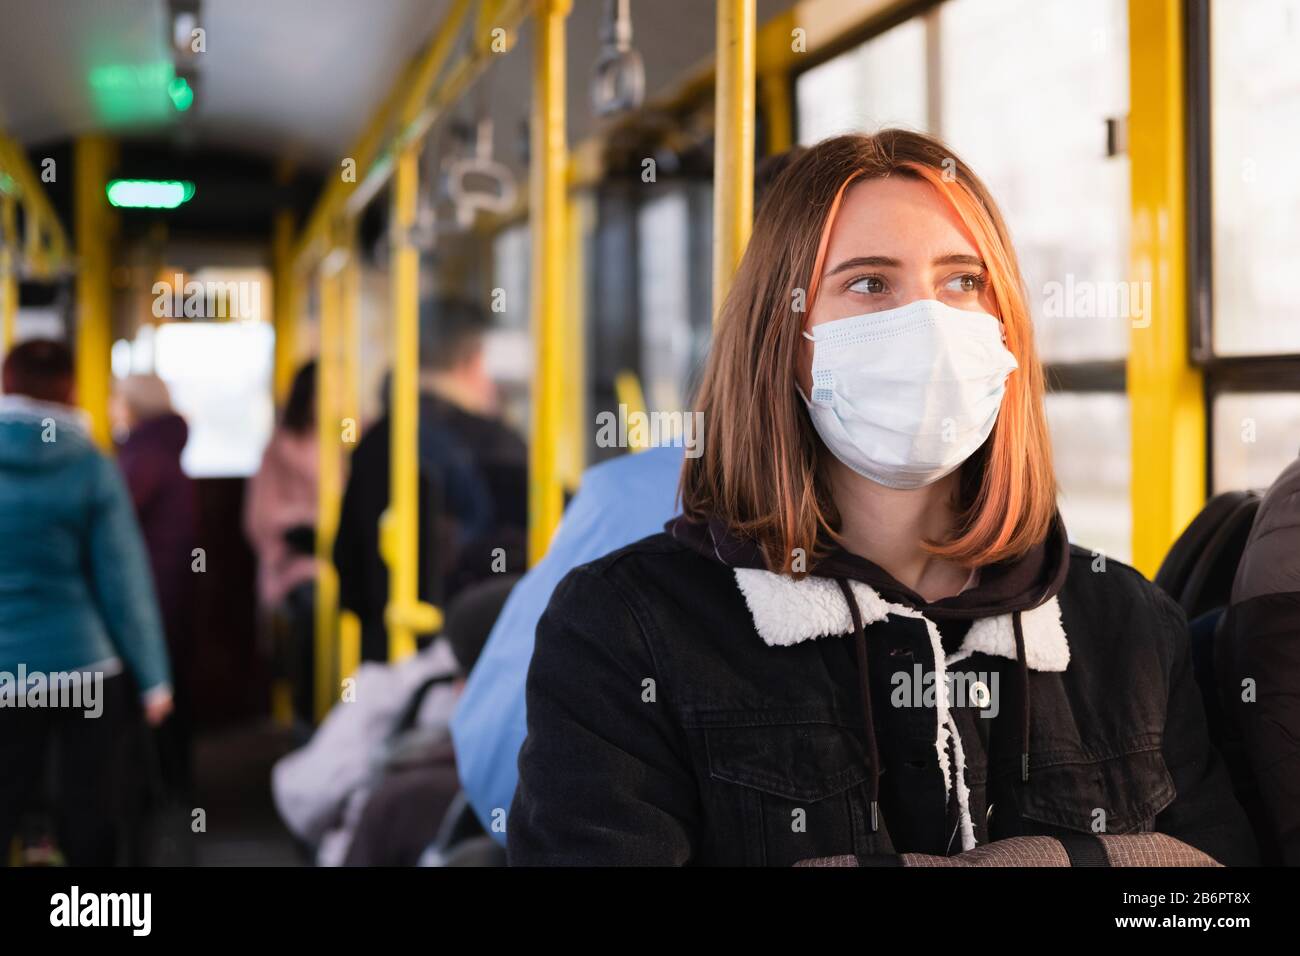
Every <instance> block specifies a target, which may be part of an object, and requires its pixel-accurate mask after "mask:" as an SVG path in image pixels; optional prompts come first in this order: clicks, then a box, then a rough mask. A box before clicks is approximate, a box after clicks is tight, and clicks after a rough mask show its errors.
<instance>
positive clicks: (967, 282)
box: [947, 272, 984, 294]
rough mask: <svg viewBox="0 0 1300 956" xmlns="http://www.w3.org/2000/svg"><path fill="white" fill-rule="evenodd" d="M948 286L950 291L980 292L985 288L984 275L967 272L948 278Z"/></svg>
mask: <svg viewBox="0 0 1300 956" xmlns="http://www.w3.org/2000/svg"><path fill="white" fill-rule="evenodd" d="M947 288H948V291H949V292H962V293H966V294H970V293H972V292H979V291H980V290H982V289H983V288H984V277H983V276H982V275H979V274H977V273H974V272H967V273H964V274H962V275H959V276H953V277H952V278H951V279H949V280H948V283H947Z"/></svg>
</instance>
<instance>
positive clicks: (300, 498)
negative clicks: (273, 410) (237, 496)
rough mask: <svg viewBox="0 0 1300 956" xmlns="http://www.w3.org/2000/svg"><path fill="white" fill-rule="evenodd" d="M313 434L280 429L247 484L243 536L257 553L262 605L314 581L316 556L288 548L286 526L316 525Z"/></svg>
mask: <svg viewBox="0 0 1300 956" xmlns="http://www.w3.org/2000/svg"><path fill="white" fill-rule="evenodd" d="M316 475H317V455H316V435H315V433H314V432H308V433H307V434H306V435H295V434H294V433H292V432H290V431H287V430H285V429H284V428H281V427H279V426H277V427H276V429H275V432H274V434H272V436H271V440H270V442H269V443H267V446H266V451H265V452H264V453H263V455H262V467H261V468H260V469H258V472H257V474H256V475H254V476H253V477H252V478H250V479H249V480H248V490H247V494H246V496H245V499H244V534H246V535H247V536H248V540H249V542H250V543H251V544H252V546H253V550H254V551H255V552H257V592H258V597H259V598H260V600H261V603H262V605H263V606H264V607H275V606H277V605H279V604H280V603H281V602H282V601H283V600H284V597H285V595H287V594H288V593H289V592H290V591H292V590H293V589H294V588H295V587H297V586H298V585H299V584H301V583H303V582H304V581H311V580H313V579H314V578H315V577H316V558H314V557H312V556H310V555H305V554H300V553H298V552H295V551H293V550H291V549H290V548H289V546H288V544H287V543H286V542H285V540H284V533H285V532H286V531H288V530H289V529H290V528H293V527H297V526H299V525H306V526H308V527H310V528H313V529H314V528H315V527H316Z"/></svg>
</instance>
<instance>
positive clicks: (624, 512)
mask: <svg viewBox="0 0 1300 956" xmlns="http://www.w3.org/2000/svg"><path fill="white" fill-rule="evenodd" d="M806 151H807V150H806V149H805V148H804V147H803V146H796V147H794V148H793V149H789V150H786V151H785V152H783V153H778V154H777V155H775V156H768V157H765V158H764V159H763V161H762V162H760V163H759V164H758V168H757V169H756V170H755V171H754V204H755V206H756V207H758V208H761V207H762V204H763V203H764V202H765V201H767V198H768V194H769V189H770V187H771V185H772V183H774V182H775V181H776V179H777V177H779V176H780V175H781V173H783V172H784V171H785V169H786V168H787V167H788V166H789V165H790V164H791V163H793V162H794V161H795V160H796V159H798V158H799V157H800V156H802V155H803V154H804V153H805V152H806ZM682 455H683V452H682V449H681V448H680V447H676V448H674V447H663V448H651V449H649V450H647V451H645V452H642V453H640V454H635V455H624V456H623V457H621V458H618V459H615V460H613V461H608V462H602V463H601V464H599V465H596V466H594V467H592V468H590V469H588V470H587V471H586V472H585V473H584V474H583V476H582V482H581V484H580V485H579V487H578V493H577V495H575V496H574V499H573V501H571V502H570V503H569V505H568V507H567V508H566V509H565V512H564V520H563V521H562V522H561V523H560V526H559V528H557V529H556V531H555V535H554V537H552V539H551V546H550V548H549V549H548V550H547V552H546V556H545V557H544V558H543V559H542V560H541V561H540V562H539V563H538V564H537V565H536V566H535V567H532V568H530V569H529V571H528V573H527V574H525V575H524V577H523V580H522V581H520V582H519V585H518V587H516V588H515V590H514V591H513V592H512V594H511V596H510V601H509V603H508V604H507V605H506V607H505V610H504V611H503V612H502V614H501V619H500V620H499V621H498V622H497V624H496V626H495V627H494V628H493V629H492V635H491V637H490V638H489V639H488V644H487V648H486V649H485V650H484V652H483V660H482V662H481V663H480V664H479V665H478V666H477V667H476V668H475V670H474V672H473V674H471V675H470V679H469V685H468V686H467V687H466V688H465V695H464V697H463V698H462V699H461V702H460V704H459V706H458V707H457V708H456V716H455V717H454V718H453V719H452V725H451V730H452V735H453V736H454V738H455V741H456V761H457V765H458V766H459V768H460V775H461V783H462V785H463V786H464V789H465V792H466V794H467V795H468V797H469V800H470V803H471V804H472V806H473V807H474V812H475V813H477V814H478V817H479V820H480V821H482V822H483V823H484V825H485V826H486V827H487V828H488V832H489V833H491V834H492V836H493V838H494V839H496V840H498V841H499V842H501V843H505V839H506V834H505V831H504V829H502V828H501V827H499V826H494V825H493V821H494V820H495V819H497V818H498V817H499V816H500V815H501V814H504V812H505V811H506V810H507V809H508V808H509V807H510V801H511V800H512V799H513V798H514V794H515V784H516V783H517V782H518V780H519V768H518V761H519V748H520V747H521V746H522V745H523V742H524V737H525V735H526V733H527V715H526V712H525V707H524V685H525V682H526V680H527V676H528V663H529V661H530V660H531V659H532V656H533V635H534V634H535V633H536V632H537V621H538V619H539V618H541V616H542V611H544V610H545V609H546V604H547V602H548V601H550V599H551V592H552V591H554V590H555V585H556V584H558V583H559V581H560V579H561V578H563V577H564V576H565V575H566V574H568V573H569V572H570V571H571V570H573V569H574V568H576V567H577V566H578V565H580V564H586V563H587V562H588V561H594V560H595V559H596V558H599V557H600V556H601V555H604V554H608V553H609V552H611V551H614V550H616V549H618V548H621V547H623V546H624V545H627V544H631V543H632V542H633V541H636V540H637V539H639V538H644V537H645V536H647V535H650V534H654V533H655V532H656V531H658V530H660V529H661V528H662V527H663V526H664V524H665V523H666V522H667V521H668V520H669V519H670V518H672V517H673V515H675V514H676V513H677V505H676V498H677V481H678V479H679V478H680V477H681V471H682ZM628 502H635V503H636V506H635V507H633V508H629V507H628V506H627V505H628Z"/></svg>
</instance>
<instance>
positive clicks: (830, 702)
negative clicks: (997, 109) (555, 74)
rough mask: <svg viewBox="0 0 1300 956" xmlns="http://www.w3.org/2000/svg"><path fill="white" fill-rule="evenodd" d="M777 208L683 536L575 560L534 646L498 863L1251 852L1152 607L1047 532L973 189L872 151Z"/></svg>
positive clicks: (1170, 611)
mask: <svg viewBox="0 0 1300 956" xmlns="http://www.w3.org/2000/svg"><path fill="white" fill-rule="evenodd" d="M772 193H773V196H772V199H771V201H769V202H767V203H764V204H763V206H762V207H761V209H760V210H759V214H758V217H757V219H756V221H755V223H754V230H753V236H752V238H751V240H750V243H749V245H748V248H747V249H746V251H745V253H744V257H743V259H742V261H741V264H740V267H739V269H738V270H737V273H736V277H735V281H734V284H733V285H732V287H731V289H730V292H729V294H728V296H727V298H726V300H725V302H724V304H723V306H722V310H721V314H720V316H719V320H718V323H717V326H716V330H717V331H716V339H715V342H714V345H713V348H712V351H711V353H710V355H709V360H708V365H707V367H706V369H705V372H704V378H703V382H702V385H701V392H700V399H699V408H700V412H701V414H702V415H703V428H702V442H701V451H702V454H701V455H700V456H699V457H695V458H690V457H688V458H686V459H685V465H684V467H683V471H682V504H683V515H682V516H681V517H679V518H677V519H674V520H673V521H672V522H670V524H669V525H668V528H667V529H666V533H663V534H658V535H654V536H652V537H649V538H646V539H643V540H642V541H640V542H638V543H637V544H634V545H632V546H630V547H627V548H624V549H622V550H620V551H616V552H614V553H613V554H611V555H607V556H606V557H604V558H602V559H600V560H598V561H596V562H593V563H591V564H588V565H586V566H584V567H581V568H578V569H576V570H574V571H572V572H571V573H570V574H569V575H568V576H567V577H566V578H565V579H564V580H563V581H562V582H561V583H560V585H559V586H558V587H557V588H556V591H555V594H554V596H553V597H552V599H551V603H550V605H549V607H548V608H547V610H546V613H545V614H544V615H543V617H542V620H541V622H540V623H539V625H538V629H537V642H536V649H535V651H534V654H533V659H532V665H531V669H530V671H529V675H528V690H527V694H528V701H527V703H528V737H527V739H526V741H525V743H524V746H523V748H522V750H521V751H520V754H519V784H518V787H517V789H516V791H515V797H514V802H513V804H512V806H511V810H510V815H509V821H508V828H507V829H508V847H509V854H510V861H511V862H512V863H522V864H547V863H579V864H614V863H637V864H685V863H695V864H709V863H712V864H733V865H735V864H767V865H777V866H781V865H791V864H794V863H796V862H799V861H802V860H811V859H817V858H825V857H840V858H846V857H847V858H849V859H862V858H870V857H884V858H894V859H896V858H897V856H898V854H901V853H921V854H933V855H939V856H947V855H952V854H956V853H961V852H963V851H966V850H971V849H974V848H975V847H976V846H978V845H980V844H987V843H991V842H994V841H997V840H1001V839H1004V838H1010V837H1017V836H1032V835H1048V836H1051V835H1055V834H1059V833H1061V832H1069V831H1073V832H1075V833H1081V834H1089V833H1093V832H1095V831H1096V828H1097V826H1098V825H1099V824H1100V825H1101V827H1102V829H1104V830H1106V831H1107V832H1108V833H1112V834H1114V833H1129V832H1134V831H1145V830H1155V831H1157V832H1159V833H1163V834H1167V835H1168V836H1170V837H1173V838H1175V839H1177V840H1180V841H1182V842H1183V843H1186V844H1189V845H1191V846H1192V847H1195V848H1196V849H1199V850H1201V851H1203V852H1204V853H1207V854H1209V855H1210V856H1212V857H1214V858H1215V859H1217V860H1218V861H1219V862H1221V863H1224V864H1229V865H1231V864H1249V863H1251V862H1253V861H1254V860H1255V858H1256V851H1255V847H1254V840H1253V837H1252V835H1251V832H1250V828H1249V824H1248V823H1247V821H1246V819H1245V816H1244V814H1243V812H1242V810H1241V808H1240V806H1238V804H1237V802H1236V800H1235V798H1234V796H1233V793H1232V790H1231V787H1230V785H1229V781H1228V778H1227V774H1226V773H1225V770H1224V766H1223V763H1222V761H1221V760H1220V758H1219V757H1218V755H1217V754H1216V753H1215V751H1214V750H1213V748H1212V747H1211V745H1210V742H1209V739H1208V736H1207V734H1206V729H1205V717H1204V713H1203V711H1202V705H1201V699H1200V695H1199V692H1198V690H1197V688H1196V685H1195V682H1194V679H1193V675H1192V669H1191V663H1190V657H1189V651H1188V641H1187V627H1186V622H1185V620H1184V619H1183V617H1182V614H1181V611H1180V610H1179V608H1178V607H1177V605H1176V604H1174V602H1173V601H1172V600H1170V599H1169V598H1168V597H1166V596H1164V595H1163V594H1162V593H1161V592H1160V591H1159V590H1157V589H1156V588H1155V586H1154V585H1152V584H1151V583H1150V582H1148V581H1146V579H1145V578H1143V577H1142V576H1141V575H1140V574H1138V573H1137V572H1136V571H1134V570H1132V569H1131V568H1128V567H1125V566H1124V565H1121V564H1119V563H1118V562H1114V561H1108V562H1107V563H1106V566H1105V573H1099V572H1098V571H1097V570H1096V569H1095V568H1094V565H1093V562H1094V558H1093V556H1092V554H1090V553H1089V552H1087V551H1085V550H1083V549H1072V548H1071V547H1070V545H1069V542H1068V539H1067V536H1066V534H1065V529H1064V527H1063V525H1062V522H1061V520H1060V516H1059V514H1058V513H1057V509H1056V482H1055V479H1054V476H1053V470H1052V464H1051V449H1050V444H1049V438H1048V432H1047V426H1046V421H1045V415H1044V410H1043V401H1042V394H1043V369H1042V366H1041V364H1040V363H1039V361H1038V358H1037V355H1036V352H1035V348H1034V343H1033V328H1032V324H1031V320H1030V317H1029V310H1028V307H1027V305H1026V303H1025V300H1024V293H1023V288H1024V286H1023V282H1022V279H1021V276H1020V272H1019V268H1018V266H1017V264H1016V257H1015V251H1014V249H1013V248H1012V246H1011V243H1010V240H1009V237H1008V235H1007V231H1006V227H1005V225H1004V224H1003V220H1002V218H1001V216H1000V214H999V213H998V211H997V208H996V205H995V204H994V202H993V199H992V197H991V196H990V195H989V194H988V192H987V190H986V189H985V187H984V186H983V185H982V184H981V183H980V182H979V180H978V179H977V178H976V177H975V175H974V174H973V173H972V172H971V170H970V169H969V168H968V167H967V166H965V165H964V164H963V163H962V162H961V161H960V160H959V159H957V157H956V156H955V155H954V153H953V151H952V150H951V149H949V148H948V147H947V146H946V145H944V144H942V143H940V142H938V141H936V140H933V139H931V138H929V137H927V136H924V135H921V134H918V133H910V132H904V131H899V130H885V131H883V132H881V133H879V134H876V135H874V136H862V135H849V136H840V137H835V138H833V139H829V140H826V141H824V142H822V143H819V144H818V145H816V146H814V147H812V148H811V149H810V150H809V151H808V152H807V153H806V154H804V155H803V156H801V157H800V158H799V159H798V160H796V161H795V162H794V163H793V164H792V165H791V166H790V167H789V168H788V169H787V170H786V171H785V172H784V173H783V174H782V175H781V177H780V178H779V180H778V181H777V183H776V184H775V185H774V186H773V190H772ZM868 634H869V635H870V636H869V637H868ZM850 635H851V636H850ZM846 636H848V639H844V638H845V637H846ZM950 668H951V670H950ZM1099 811H1100V816H1099Z"/></svg>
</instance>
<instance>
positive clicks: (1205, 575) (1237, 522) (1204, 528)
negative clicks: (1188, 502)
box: [1155, 491, 1260, 621]
mask: <svg viewBox="0 0 1300 956" xmlns="http://www.w3.org/2000/svg"><path fill="white" fill-rule="evenodd" d="M1259 501H1260V496H1259V493H1258V492H1254V491H1225V492H1223V493H1222V494H1218V495H1215V496H1214V497H1213V498H1211V499H1210V500H1209V501H1208V502H1207V503H1206V505H1205V507H1204V508H1202V509H1201V512H1200V514H1198V515H1197V516H1196V517H1195V518H1193V519H1192V522H1191V524H1189V525H1188V526H1187V528H1186V529H1185V530H1184V531H1183V533H1182V534H1180V535H1179V536H1178V540H1177V541H1175V542H1174V544H1173V547H1171V548H1170V549H1169V553H1168V554H1166V555H1165V559H1164V561H1163V562H1161V564H1160V570H1159V571H1157V572H1156V578H1155V583H1156V585H1157V586H1159V587H1160V588H1161V590H1163V591H1164V592H1165V593H1166V594H1168V595H1169V596H1170V597H1171V598H1173V599H1174V600H1175V601H1177V602H1178V604H1179V605H1180V606H1181V607H1182V609H1183V612H1184V613H1185V614H1186V615H1187V619H1188V620H1189V621H1191V620H1194V619H1196V618H1197V617H1199V616H1201V615H1202V614H1204V613H1206V612H1207V611H1213V610H1214V609H1215V608H1223V607H1226V606H1227V604H1228V598H1229V597H1230V596H1231V594H1232V579H1233V577H1234V576H1235V575H1236V573H1237V564H1238V563H1239V562H1240V561H1241V553H1242V551H1243V550H1244V549H1245V547H1246V538H1247V537H1248V536H1249V534H1250V526H1251V523H1252V522H1253V521H1254V520H1255V512H1256V511H1257V510H1258V509H1259Z"/></svg>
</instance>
